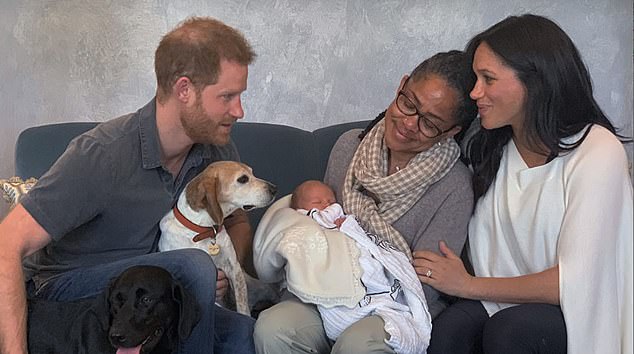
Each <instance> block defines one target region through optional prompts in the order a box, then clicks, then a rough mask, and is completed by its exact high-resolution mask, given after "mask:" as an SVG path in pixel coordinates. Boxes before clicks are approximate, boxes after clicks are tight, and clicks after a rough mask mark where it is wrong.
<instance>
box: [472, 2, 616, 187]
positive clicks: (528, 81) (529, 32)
mask: <svg viewBox="0 0 634 354" xmlns="http://www.w3.org/2000/svg"><path fill="white" fill-rule="evenodd" d="M481 43H486V44H487V45H488V46H489V48H491V50H492V51H493V52H494V53H495V54H496V55H497V56H498V57H499V59H501V61H502V62H503V63H504V64H505V65H507V66H508V67H510V68H511V69H513V71H515V74H516V75H517V78H518V79H519V80H520V81H521V82H522V84H523V85H524V87H525V90H526V98H525V105H524V113H525V121H524V130H523V134H525V137H524V138H525V139H526V141H527V142H528V143H529V144H530V146H531V149H534V150H535V152H539V153H543V154H544V155H545V156H548V161H549V160H551V159H552V158H554V157H556V156H557V155H558V154H559V153H560V152H566V151H570V150H573V149H575V148H577V147H578V146H579V145H580V144H581V143H582V142H583V140H584V139H585V137H586V135H587V134H588V132H589V130H587V131H586V133H585V134H584V135H583V136H582V137H581V138H580V139H579V140H577V141H575V142H572V143H569V144H566V143H564V142H563V141H562V139H563V138H566V137H569V136H572V135H574V134H577V133H579V132H580V131H581V130H582V129H584V127H586V126H587V125H589V124H598V125H600V126H603V127H605V128H606V129H608V130H609V131H611V132H612V133H613V134H615V135H616V136H618V137H620V138H622V137H621V136H619V135H617V134H616V129H615V128H614V126H613V125H612V123H610V121H609V120H608V119H607V117H606V116H605V114H604V113H603V111H602V110H601V108H600V107H599V105H598V104H597V102H596V101H595V99H594V97H593V96H592V83H591V81H590V75H589V74H588V70H587V68H586V66H585V64H584V63H583V61H582V60H581V56H580V55H579V52H578V50H577V48H576V47H575V45H574V43H572V40H571V39H570V38H569V37H568V35H566V33H565V32H564V31H563V30H562V29H561V28H560V27H559V26H557V24H555V23H554V22H553V21H551V20H549V19H547V18H545V17H541V16H536V15H531V14H525V15H522V16H510V17H507V18H506V19H504V20H502V21H501V22H499V23H497V24H495V25H493V26H492V27H490V28H489V29H487V30H486V31H484V32H482V33H480V34H478V35H476V36H475V37H474V38H473V39H471V41H469V43H468V44H467V49H466V52H467V54H468V55H469V57H470V58H471V59H472V60H473V56H474V54H475V51H476V49H477V48H478V46H480V44H481ZM511 135H512V131H511V127H510V126H505V127H502V128H497V129H491V130H486V129H480V130H479V131H478V132H477V133H476V134H475V135H474V136H473V138H472V139H470V140H469V144H468V148H467V153H468V155H469V159H470V162H471V165H472V167H473V170H474V175H473V188H474V193H475V198H476V200H477V199H478V198H479V197H481V196H482V195H484V193H486V191H487V190H488V189H489V186H490V185H491V183H492V182H493V179H494V178H495V175H496V174H497V170H498V168H499V165H500V159H501V158H502V152H503V149H504V146H505V145H506V144H507V143H508V141H509V140H510V139H511ZM544 150H546V151H544Z"/></svg>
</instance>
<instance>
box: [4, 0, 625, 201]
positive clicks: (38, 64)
mask: <svg viewBox="0 0 634 354" xmlns="http://www.w3.org/2000/svg"><path fill="white" fill-rule="evenodd" d="M0 8H1V9H2V10H1V11H0V43H1V44H0V58H1V59H0V78H1V79H0V90H1V92H0V107H2V108H1V109H2V111H1V112H2V113H1V117H2V118H1V121H2V130H1V131H0V177H8V176H11V175H12V172H13V153H14V148H13V146H14V143H15V138H16V135H17V134H18V133H19V132H20V131H21V130H23V129H25V128H27V127H29V126H33V125H39V124H44V123H52V122H64V121H84V120H94V121H103V120H107V119H109V118H112V117H114V116H118V115H121V114H124V113H128V112H130V111H133V110H136V109H137V108H138V107H140V106H141V105H143V104H144V103H146V102H147V101H148V100H149V99H150V98H151V97H152V96H153V93H154V90H155V81H154V74H153V52H154V49H155V47H156V45H157V44H158V41H159V39H160V36H161V35H162V34H164V33H165V32H166V31H168V30H169V29H171V28H172V27H173V26H174V25H175V24H177V23H178V22H180V21H181V20H183V19H184V18H186V17H187V16H190V15H209V16H214V17H217V18H219V19H221V20H223V21H225V22H226V23H228V24H230V25H233V26H235V27H237V28H239V29H241V30H242V31H243V32H244V33H245V35H246V37H247V38H248V39H249V40H250V41H251V43H252V44H253V46H254V48H255V50H256V51H257V53H258V59H257V61H256V63H255V64H254V65H253V66H252V67H251V69H250V75H249V89H248V91H247V92H246V93H245V95H244V106H245V110H246V116H245V120H244V121H254V122H275V123H284V124H287V125H292V126H297V127H301V128H305V129H309V130H312V129H315V128H319V127H322V126H325V125H329V124H333V123H338V122H345V121H353V120H360V119H369V118H372V117H374V115H376V113H378V112H379V111H380V110H382V109H383V108H385V107H386V105H387V104H388V103H389V102H390V101H391V100H392V97H393V94H394V92H395V89H396V85H397V84H398V82H399V79H400V77H401V75H403V74H404V73H406V72H408V71H409V70H411V69H412V68H413V67H414V66H415V65H416V64H417V63H418V62H420V61H421V60H422V59H424V58H426V57H428V56H429V55H431V54H433V53H435V52H437V51H444V50H449V49H455V48H458V49H462V48H463V47H464V45H465V43H466V41H467V40H468V39H469V38H470V37H471V36H472V35H474V34H475V33H476V32H479V31H481V30H483V29H485V28H486V27H488V26H490V25H492V24H493V23H495V22H497V21H499V20H501V19H502V18H504V17H506V16H507V15H510V14H521V13H524V12H533V13H536V14H541V15H546V16H548V17H550V18H552V19H554V20H555V21H556V22H558V23H559V24H560V25H561V26H562V27H563V28H564V30H566V31H567V32H568V34H569V35H570V36H571V37H572V38H573V40H574V41H575V43H576V44H577V46H578V48H579V50H580V51H581V53H582V55H583V57H584V59H585V60H586V63H587V65H588V67H589V69H590V72H591V74H592V76H593V80H594V84H595V92H596V97H597V99H598V100H599V102H600V104H601V105H602V107H603V108H604V109H605V111H606V113H607V114H608V115H609V116H610V117H611V119H612V120H613V121H614V122H615V123H616V124H617V125H618V126H621V127H623V128H624V132H625V133H626V134H628V135H631V134H632V116H633V113H632V79H633V75H632V43H633V35H632V2H631V0H563V1H562V0H560V1H552V0H471V1H458V0H445V1H442V2H441V1H433V0H422V1H364V0H314V1H308V0H295V1H293V0H286V1H284V0H280V1H270V0H265V1H257V0H256V1H217V0H182V1H174V2H171V1H164V0H163V1H161V0H156V1H150V0H131V1H111V0H102V1H98V0H93V1H90V0H22V1H12V0H0ZM43 143H45V142H43ZM1 208H4V203H2V206H0V212H1V211H2V210H1ZM5 210H6V209H5Z"/></svg>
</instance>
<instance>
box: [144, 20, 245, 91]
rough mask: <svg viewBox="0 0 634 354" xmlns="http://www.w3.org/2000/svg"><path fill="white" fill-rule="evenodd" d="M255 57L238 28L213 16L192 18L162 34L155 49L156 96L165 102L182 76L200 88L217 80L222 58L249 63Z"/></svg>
mask: <svg viewBox="0 0 634 354" xmlns="http://www.w3.org/2000/svg"><path fill="white" fill-rule="evenodd" d="M255 56H256V54H255V52H254V51H253V49H252V48H251V45H249V42H247V40H246V38H244V36H243V35H242V33H240V32H239V31H238V30H236V29H234V28H232V27H229V26H227V25H225V24H224V23H222V22H221V21H218V20H216V19H213V18H210V17H191V18H189V19H187V20H185V21H184V22H182V23H181V24H179V25H178V26H177V27H176V28H174V29H173V30H172V31H170V32H169V33H167V34H166V35H165V36H163V38H162V39H161V42H160V43H159V46H158V48H157V49H156V52H155V55H154V70H155V72H156V81H157V85H158V89H157V93H156V95H157V99H158V101H159V102H163V101H165V99H166V98H167V97H169V95H170V94H171V92H172V86H174V83H176V81H177V80H178V79H179V78H181V77H183V76H185V77H187V78H189V80H191V82H192V83H193V84H194V86H195V87H196V89H201V88H202V87H204V86H206V85H211V84H215V83H216V82H217V80H218V76H219V74H220V62H221V61H222V60H227V61H231V62H236V63H238V64H242V65H245V66H246V65H249V64H251V62H253V60H254V59H255Z"/></svg>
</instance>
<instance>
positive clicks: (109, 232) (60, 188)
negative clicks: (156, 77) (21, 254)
mask: <svg viewBox="0 0 634 354" xmlns="http://www.w3.org/2000/svg"><path fill="white" fill-rule="evenodd" d="M42 143H43V144H46V142H42ZM160 149H161V148H160V145H159V140H158V131H157V127H156V105H155V100H152V101H151V102H150V103H148V104H147V105H146V106H145V107H143V108H141V109H140V110H139V111H137V112H135V113H132V114H129V115H125V116H122V117H119V118H116V119H113V120H111V121H108V122H104V123H101V124H99V125H98V126H97V127H95V128H94V129H93V130H90V131H88V132H86V133H85V134H83V135H80V136H79V137H77V138H75V139H74V140H73V141H72V142H71V143H70V144H69V146H68V148H67V150H66V152H64V154H63V155H62V156H61V157H60V158H59V159H58V160H57V162H56V163H55V164H54V165H53V167H51V169H50V170H49V171H48V172H47V173H46V174H45V175H44V176H42V178H40V180H39V181H38V183H37V184H36V186H35V187H34V188H33V190H31V192H29V194H27V196H25V197H24V198H23V199H22V205H23V206H24V208H26V210H27V211H28V212H29V213H30V214H31V215H32V216H33V217H34V218H35V220H36V221H37V222H38V223H39V224H40V225H41V226H42V227H43V228H44V229H45V230H46V231H47V232H48V233H49V234H50V235H51V237H52V238H53V242H51V243H50V244H49V245H47V246H46V247H45V248H43V249H42V250H40V251H38V252H36V253H35V254H34V255H33V256H31V257H29V258H28V259H27V260H25V262H24V267H25V269H26V271H27V276H30V275H33V280H34V281H35V284H36V286H38V287H39V286H40V285H41V284H42V282H44V281H45V280H46V279H48V278H49V277H51V276H54V275H55V274H57V273H59V272H63V271H67V270H71V269H75V268H77V267H86V266H93V265H98V264H104V263H108V262H112V261H116V260H120V259H124V258H128V257H134V256H138V255H142V254H147V253H150V252H154V251H156V242H157V236H158V234H159V227H158V223H159V221H160V220H161V218H162V217H163V216H164V215H165V214H166V213H167V212H168V211H169V210H170V208H171V207H172V206H173V205H174V203H175V202H176V200H177V199H178V195H179V194H180V192H181V191H182V190H183V188H184V187H185V185H186V184H187V182H188V181H189V180H191V179H192V178H193V177H194V176H195V175H197V174H198V173H199V172H201V171H202V170H203V169H204V168H205V167H206V166H207V165H208V164H209V163H210V162H213V161H218V160H239V158H238V153H237V150H236V148H235V145H234V144H233V142H231V143H230V144H228V145H226V146H223V147H217V146H211V145H194V146H193V147H192V149H191V151H190V152H189V155H188V156H187V158H186V160H185V162H184V164H183V167H182V169H181V173H180V175H179V176H178V177H177V178H176V181H174V178H173V177H172V175H171V173H169V172H168V171H167V169H165V168H164V167H163V166H162V165H161V150H160Z"/></svg>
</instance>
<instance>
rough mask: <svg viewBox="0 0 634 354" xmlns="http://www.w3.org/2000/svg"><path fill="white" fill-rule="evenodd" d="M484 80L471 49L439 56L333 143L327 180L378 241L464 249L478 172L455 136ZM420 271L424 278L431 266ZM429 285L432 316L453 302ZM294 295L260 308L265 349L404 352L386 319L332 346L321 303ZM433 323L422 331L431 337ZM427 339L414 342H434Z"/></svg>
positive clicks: (367, 322)
mask: <svg viewBox="0 0 634 354" xmlns="http://www.w3.org/2000/svg"><path fill="white" fill-rule="evenodd" d="M474 82H475V76H474V75H473V72H472V71H471V66H470V61H469V58H468V57H467V56H466V55H465V53H463V52H460V51H451V52H446V53H439V54H436V55H434V56H433V57H431V58H429V59H427V60H425V61H423V62H422V63H421V64H420V65H418V66H417V67H416V69H414V70H413V71H412V73H411V74H410V75H405V76H403V77H402V78H401V80H400V83H399V85H398V88H397V90H396V91H395V97H394V98H393V100H392V102H391V104H390V105H389V107H388V108H387V110H386V111H385V112H384V113H382V114H380V115H379V116H378V117H377V118H376V119H375V120H374V121H373V122H372V123H371V124H370V126H369V127H368V128H367V129H366V130H365V131H364V132H363V133H362V134H361V136H360V135H359V134H360V133H361V131H360V130H352V131H349V132H347V133H344V134H343V135H342V136H341V137H340V138H339V140H338V141H337V142H336V144H335V146H334V147H333V149H332V152H331V155H330V159H329V162H328V168H327V171H326V176H325V182H326V184H328V185H329V186H331V187H333V189H334V190H335V192H336V195H337V198H336V199H337V200H342V201H343V208H344V210H345V212H346V213H347V214H354V215H355V216H356V218H357V220H358V221H359V224H360V225H361V226H362V227H363V228H364V229H365V230H366V231H367V232H369V233H371V234H374V235H376V238H377V240H376V242H377V243H378V244H381V245H382V246H383V247H389V248H392V249H396V250H399V251H401V252H403V253H404V254H405V255H406V256H407V257H408V258H409V259H410V260H411V259H412V252H413V251H417V250H422V249H434V250H435V249H437V245H438V241H439V240H446V241H447V243H448V244H449V247H451V248H452V249H453V250H454V251H455V252H460V250H461V249H462V247H463V245H464V242H465V239H466V232H467V224H468V220H469V217H470V215H471V210H472V205H473V204H472V203H473V200H472V190H471V183H470V173H469V171H468V169H467V168H466V166H465V165H464V164H463V163H462V162H461V161H460V160H459V157H460V148H459V146H458V143H457V142H456V140H455V139H454V137H455V136H456V135H458V134H459V133H460V132H462V131H463V130H466V128H467V127H468V126H469V124H470V123H471V121H472V120H473V119H474V118H475V115H476V105H475V102H474V101H473V100H472V99H470V98H469V91H470V90H471V88H472V87H473V84H474ZM360 139H361V140H360ZM415 271H416V272H417V273H418V276H419V277H420V276H421V275H422V274H424V273H425V271H426V270H423V271H420V270H418V269H416V270H415ZM412 272H414V269H412ZM395 289H397V290H395V294H394V297H395V298H396V299H398V300H399V301H403V297H404V296H405V295H404V292H403V290H402V289H401V288H400V287H398V286H395ZM423 291H424V292H425V298H426V300H427V304H428V308H429V314H430V316H428V317H427V318H432V317H435V316H436V315H438V313H439V312H440V311H442V309H443V308H445V307H446V306H447V305H446V303H445V300H443V299H442V298H441V296H440V293H439V292H438V291H436V290H434V289H433V288H431V287H429V286H427V285H424V286H423ZM289 297H290V299H289V300H287V301H282V302H281V303H279V304H277V305H275V306H273V307H272V308H270V309H268V310H266V311H264V312H262V313H261V314H260V317H259V318H258V321H257V322H256V328H255V334H254V339H255V342H256V349H257V350H258V352H259V353H300V352H301V353H305V352H306V351H308V350H310V351H312V352H319V353H326V352H329V353H369V352H384V353H394V349H393V348H392V347H390V345H388V344H387V343H388V340H389V338H387V337H388V334H387V333H389V332H390V331H392V330H393V328H387V327H388V325H386V323H389V321H384V320H383V319H382V318H381V317H380V316H378V315H372V316H369V317H365V318H363V319H361V320H358V321H356V322H354V323H353V324H352V325H350V326H349V327H348V328H347V329H346V330H345V331H344V332H343V333H342V334H341V335H340V336H339V337H338V338H337V339H336V342H335V343H334V345H332V343H331V342H330V341H329V339H328V337H327V336H326V333H325V331H324V326H323V323H322V319H321V317H320V315H319V312H318V310H317V308H316V307H315V305H310V304H305V303H302V302H301V301H299V300H298V299H296V298H295V297H294V296H292V295H289ZM358 306H360V307H364V306H368V304H367V303H363V301H362V302H360V303H359V304H358ZM421 322H424V321H421ZM429 325H430V324H429V323H420V327H421V328H416V329H412V330H417V331H421V332H423V334H424V335H423V336H422V338H427V339H428V338H429V334H430V333H428V329H429V328H430V326H429ZM425 331H427V332H425ZM390 338H392V337H390ZM416 338H420V337H416ZM416 338H405V340H406V341H408V340H409V341H416ZM417 344H420V346H413V348H421V347H422V348H426V347H427V345H428V343H427V342H426V343H417ZM298 348H302V349H298ZM414 352H416V351H415V350H414ZM405 353H407V351H405Z"/></svg>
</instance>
